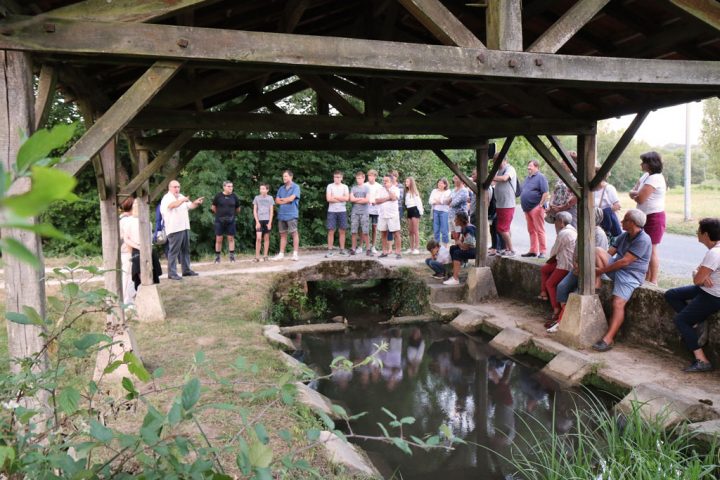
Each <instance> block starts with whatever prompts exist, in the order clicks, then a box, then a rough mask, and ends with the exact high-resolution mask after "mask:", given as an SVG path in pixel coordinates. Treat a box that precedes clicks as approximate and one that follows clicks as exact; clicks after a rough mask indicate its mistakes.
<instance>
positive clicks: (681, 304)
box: [665, 285, 720, 363]
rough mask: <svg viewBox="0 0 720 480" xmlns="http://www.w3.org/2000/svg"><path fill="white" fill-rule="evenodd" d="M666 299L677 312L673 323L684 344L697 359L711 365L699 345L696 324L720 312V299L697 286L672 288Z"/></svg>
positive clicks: (667, 292) (666, 293) (666, 294)
mask: <svg viewBox="0 0 720 480" xmlns="http://www.w3.org/2000/svg"><path fill="white" fill-rule="evenodd" d="M665 299H666V300H667V302H668V303H669V304H670V306H671V307H672V308H673V310H675V311H676V312H677V315H675V318H674V319H673V322H674V323H675V326H676V327H677V329H678V331H680V335H682V338H683V342H684V343H685V346H686V347H687V349H688V350H690V351H691V352H693V355H695V358H696V359H698V360H700V361H702V362H706V363H709V360H708V358H707V357H706V356H705V352H703V350H702V349H701V348H700V346H699V345H698V336H697V332H696V331H695V328H693V327H694V326H695V325H696V324H698V323H700V322H702V321H703V320H705V319H706V318H707V317H709V316H710V315H712V314H713V313H715V312H717V311H719V310H720V298H718V297H715V296H713V295H710V294H709V293H707V292H705V291H704V290H702V289H701V288H700V287H698V286H696V285H690V286H687V287H679V288H671V289H670V290H668V291H666V292H665Z"/></svg>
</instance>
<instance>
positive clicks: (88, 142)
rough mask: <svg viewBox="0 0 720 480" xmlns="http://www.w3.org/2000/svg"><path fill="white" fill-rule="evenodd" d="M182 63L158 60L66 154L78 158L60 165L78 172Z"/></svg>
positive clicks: (74, 172)
mask: <svg viewBox="0 0 720 480" xmlns="http://www.w3.org/2000/svg"><path fill="white" fill-rule="evenodd" d="M180 66H181V63H179V62H156V63H155V64H154V65H153V66H152V67H150V68H149V69H148V70H147V71H146V72H145V73H144V74H143V75H142V76H141V77H140V78H139V79H138V80H137V81H136V82H135V83H134V84H133V85H132V86H131V87H130V88H129V89H128V90H127V92H125V93H124V94H123V96H122V97H120V98H119V99H118V101H117V102H115V104H114V105H113V106H112V107H110V109H108V111H107V112H105V114H104V115H103V116H102V117H100V118H99V119H98V120H97V121H96V122H95V123H94V124H93V125H92V127H90V128H89V129H88V130H87V131H86V132H85V135H83V136H82V138H80V140H78V141H77V142H76V143H75V145H73V146H72V147H70V150H68V151H67V152H66V153H65V157H66V158H77V160H73V161H70V162H68V163H64V164H62V165H61V166H60V167H59V168H62V169H63V170H65V171H67V172H69V173H71V174H73V175H75V174H77V173H78V172H79V171H80V169H81V168H82V167H84V166H85V164H86V163H87V161H88V160H87V159H88V158H92V157H93V156H95V155H96V154H97V153H98V152H99V151H100V149H101V148H102V147H103V146H104V145H105V144H106V143H107V142H109V141H110V139H111V138H113V137H114V136H115V135H117V134H118V133H119V132H120V130H122V129H123V128H124V127H125V126H126V125H127V124H128V122H129V121H130V120H131V119H132V118H133V117H134V116H135V115H136V114H137V112H139V111H140V110H141V109H142V108H143V107H144V106H145V105H147V103H148V102H149V101H150V100H151V99H152V97H154V96H155V94H157V92H158V91H159V90H160V89H161V88H162V87H163V85H165V84H166V83H167V82H168V81H169V80H170V79H171V78H172V77H173V76H174V75H175V74H176V73H177V72H178V71H179V70H180Z"/></svg>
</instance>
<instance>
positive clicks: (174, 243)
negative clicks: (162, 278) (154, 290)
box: [167, 230, 191, 278]
mask: <svg viewBox="0 0 720 480" xmlns="http://www.w3.org/2000/svg"><path fill="white" fill-rule="evenodd" d="M167 237H168V245H169V248H168V256H167V257H168V278H171V277H177V276H178V274H177V270H176V265H175V264H176V263H177V261H178V259H179V260H180V264H181V265H182V272H183V273H188V272H190V271H191V269H190V230H183V231H182V232H175V233H171V234H169V235H168V236H167Z"/></svg>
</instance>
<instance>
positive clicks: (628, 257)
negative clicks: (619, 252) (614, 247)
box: [597, 250, 638, 274]
mask: <svg viewBox="0 0 720 480" xmlns="http://www.w3.org/2000/svg"><path fill="white" fill-rule="evenodd" d="M608 252H609V250H608ZM637 259H638V257H636V256H635V255H633V254H632V253H630V252H627V253H625V255H624V256H623V257H622V258H621V259H620V260H616V261H615V262H614V263H612V264H610V265H608V266H607V267H605V268H598V269H597V273H598V274H603V273H608V272H615V271H617V270H621V269H623V268H625V267H627V266H628V265H630V264H631V263H633V262H634V261H635V260H637Z"/></svg>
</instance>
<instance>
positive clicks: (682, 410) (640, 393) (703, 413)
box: [615, 383, 720, 428]
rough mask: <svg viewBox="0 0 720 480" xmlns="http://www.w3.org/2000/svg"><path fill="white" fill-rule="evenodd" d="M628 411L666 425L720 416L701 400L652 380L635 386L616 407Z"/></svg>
mask: <svg viewBox="0 0 720 480" xmlns="http://www.w3.org/2000/svg"><path fill="white" fill-rule="evenodd" d="M615 408H616V409H617V410H618V411H620V412H622V413H624V414H628V413H630V412H632V409H633V408H637V409H639V410H640V414H641V415H642V416H643V417H644V418H646V419H648V420H654V419H658V420H659V421H660V422H661V424H662V425H663V426H664V427H665V428H669V427H672V426H674V425H676V424H678V423H681V422H705V421H708V420H717V419H718V418H720V415H719V414H718V412H716V411H715V410H714V409H713V408H711V407H710V406H708V405H705V404H703V403H700V402H698V401H697V400H693V399H691V398H689V397H686V396H683V395H680V394H679V393H677V392H675V391H673V390H669V389H667V388H664V387H661V386H659V385H655V384H653V383H643V384H640V385H637V386H635V388H633V389H632V391H631V392H630V393H629V394H628V395H627V396H626V397H625V398H623V399H622V400H621V401H620V403H618V404H617V405H616V407H615Z"/></svg>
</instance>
